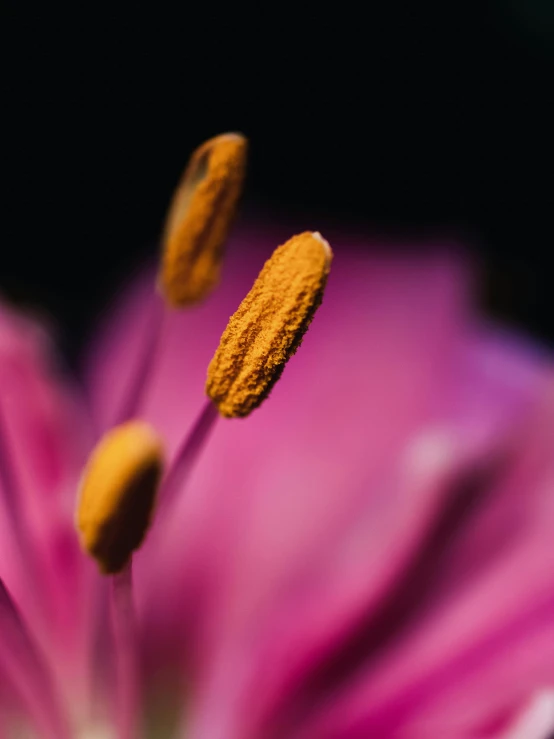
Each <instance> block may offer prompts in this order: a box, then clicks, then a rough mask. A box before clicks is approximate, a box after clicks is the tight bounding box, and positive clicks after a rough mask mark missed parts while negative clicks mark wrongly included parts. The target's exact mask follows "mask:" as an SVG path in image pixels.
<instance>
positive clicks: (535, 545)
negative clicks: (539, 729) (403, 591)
mask: <svg viewBox="0 0 554 739" xmlns="http://www.w3.org/2000/svg"><path fill="white" fill-rule="evenodd" d="M543 390H544V386H543ZM553 436H554V403H553V394H552V386H550V387H547V389H546V390H544V392H543V395H542V397H541V402H540V403H539V407H538V410H537V411H536V414H535V415H534V417H533V418H532V419H531V420H530V421H529V420H528V422H527V423H526V424H522V425H521V426H520V428H519V429H518V430H517V434H516V437H517V438H516V439H512V442H515V443H513V444H511V445H510V451H509V457H508V459H506V460H505V462H504V464H503V465H502V466H501V468H500V470H499V473H498V474H497V476H496V477H495V478H493V479H492V480H491V481H490V482H489V484H488V485H487V486H486V487H485V488H484V489H483V490H482V492H481V494H480V496H479V499H478V500H477V506H475V505H470V501H469V500H468V501H467V503H468V507H467V510H466V511H463V510H462V511H460V516H459V519H458V521H457V522H456V526H455V527H454V528H453V529H452V531H451V534H450V536H449V537H448V539H446V540H445V541H444V545H443V547H442V549H441V550H440V551H438V552H437V558H436V562H435V563H434V564H433V563H430V566H429V567H428V569H427V574H426V577H425V579H424V580H423V581H422V583H423V584H424V586H425V587H424V589H423V590H422V591H421V592H420V594H419V598H420V602H419V603H418V602H417V593H412V594H411V595H412V598H411V602H413V603H415V610H414V611H413V612H412V614H411V616H410V618H409V620H408V621H407V623H406V624H405V626H404V628H403V629H401V630H399V631H398V633H396V635H395V638H394V641H393V642H392V643H391V646H390V650H385V651H383V652H381V651H379V650H377V653H376V655H374V657H373V659H371V658H370V659H368V660H367V661H366V664H365V666H364V667H363V669H362V670H361V672H360V673H358V674H357V675H353V676H352V677H353V679H352V680H351V681H350V683H349V685H348V686H347V687H346V688H344V689H342V693H339V695H338V696H337V695H334V696H328V699H329V700H330V704H331V707H330V708H328V709H327V710H324V711H323V715H322V716H320V718H319V720H317V721H316V722H315V723H314V724H311V725H310V728H309V729H306V730H305V733H302V734H301V736H306V737H312V736H313V737H318V738H319V737H321V739H331V737H333V738H334V737H349V738H352V739H354V737H365V736H367V735H368V734H372V733H374V732H377V733H379V735H383V736H384V737H386V736H389V735H390V736H395V737H396V736H398V737H406V738H407V739H408V738H409V739H420V737H424V736H428V735H437V734H439V735H440V734H445V735H448V736H453V737H456V736H467V735H470V736H473V735H474V736H492V735H493V734H492V733H491V732H492V729H490V730H489V732H487V730H486V728H487V726H488V727H492V726H494V725H500V724H501V723H502V722H503V721H504V722H505V721H506V720H507V718H508V717H509V716H510V714H511V712H512V711H513V707H514V706H516V705H520V704H521V703H522V701H523V700H525V698H526V696H527V695H530V694H532V693H533V692H534V691H536V690H538V689H539V688H540V686H541V685H544V684H549V683H551V682H552V681H553V680H554V581H553V579H552V571H553V567H554V553H553V551H552V546H551V534H550V532H551V530H552V526H553V524H554V496H553V489H554V488H553V486H554V462H553V459H552V454H551V439H552V438H553ZM472 508H473V510H472ZM467 514H469V515H467ZM367 628H368V630H369V631H371V628H372V621H371V618H370V619H369V620H368V624H367ZM331 698H332V700H331ZM479 731H480V732H481V733H479Z"/></svg>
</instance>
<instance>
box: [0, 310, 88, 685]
mask: <svg viewBox="0 0 554 739" xmlns="http://www.w3.org/2000/svg"><path fill="white" fill-rule="evenodd" d="M0 404H1V408H0V412H1V414H2V416H1V418H2V427H1V432H2V448H3V449H4V451H5V454H6V455H7V456H8V458H7V459H5V460H4V462H5V463H6V462H7V463H9V467H10V474H9V475H8V480H9V485H10V487H11V490H7V489H5V488H3V489H2V491H1V493H2V494H0V533H1V534H2V535H1V536H0V576H1V577H2V578H3V579H4V580H5V582H6V584H7V586H8V587H9V588H10V590H11V592H13V595H14V599H15V600H16V602H17V603H18V605H19V606H20V607H21V610H22V612H23V613H24V615H25V617H26V619H27V620H29V622H30V623H31V626H32V628H33V631H34V633H35V634H36V636H37V638H38V639H39V641H40V643H41V646H43V647H44V649H45V650H46V651H47V653H48V656H49V657H50V656H52V657H54V656H55V664H56V669H57V670H60V671H68V672H66V675H67V674H69V675H71V679H72V680H74V681H75V683H78V682H79V680H80V681H81V682H82V681H83V680H84V675H83V665H82V651H83V650H84V648H85V643H84V642H85V640H86V634H87V614H88V610H89V602H88V596H89V577H90V568H89V566H88V563H86V562H85V559H84V557H83V556H82V554H81V552H80V550H79V546H78V543H77V539H76V536H75V531H74V526H73V517H74V506H75V493H76V487H77V482H78V479H79V476H80V473H81V469H82V465H83V462H84V460H85V458H86V454H87V452H88V448H89V444H90V439H91V436H90V426H89V423H88V418H87V412H86V409H85V407H84V405H83V402H82V399H80V398H79V395H78V393H77V392H76V391H75V388H74V387H72V385H71V384H70V383H69V382H67V380H66V378H65V377H64V376H63V374H62V373H61V372H60V370H59V369H58V368H57V367H56V365H55V362H54V351H53V347H52V345H51V342H50V339H49V336H48V334H47V332H46V331H45V329H44V328H43V327H42V326H41V325H40V324H38V323H35V322H34V321H32V320H30V319H28V318H24V317H22V316H21V315H19V314H17V313H15V312H14V311H11V310H10V309H9V308H7V307H6V306H3V305H2V306H0ZM4 471H5V470H4ZM2 478H3V480H2V482H0V484H3V485H4V486H6V482H7V481H6V477H5V475H2ZM7 495H8V496H9V495H12V496H16V497H17V506H18V509H19V511H20V519H21V520H20V523H19V526H17V525H14V521H13V511H10V510H9V509H8V508H6V506H5V505H4V503H5V502H6V500H7V498H6V496H7ZM18 537H19V540H18ZM22 547H23V548H24V549H23V550H22ZM23 555H24V556H23ZM77 673H79V675H78V674H77ZM72 687H74V686H72Z"/></svg>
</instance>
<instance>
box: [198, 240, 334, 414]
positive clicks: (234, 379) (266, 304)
mask: <svg viewBox="0 0 554 739" xmlns="http://www.w3.org/2000/svg"><path fill="white" fill-rule="evenodd" d="M332 256H333V254H332V251H331V247H330V246H329V244H328V243H327V242H326V241H325V239H323V238H322V237H321V235H320V234H319V233H310V232H305V233H302V234H300V235H299V236H294V237H293V238H292V239H290V241H287V243H286V244H283V245H282V246H280V247H278V248H277V249H276V250H275V251H274V252H273V255H272V256H271V258H270V259H269V260H268V261H267V262H266V263H265V265H264V267H263V269H262V271H261V272H260V274H259V275H258V278H257V279H256V281H255V283H254V285H253V287H252V289H251V290H250V292H249V293H248V295H247V296H246V297H245V298H244V300H243V301H242V303H241V304H240V306H239V308H238V310H237V311H236V313H235V314H234V315H233V316H231V318H230V319H229V323H228V324H227V328H226V329H225V331H224V332H223V335H222V337H221V341H220V343H219V347H218V349H217V351H216V353H215V355H214V357H213V359H212V361H211V362H210V366H209V367H208V380H207V384H206V392H207V394H208V396H209V397H210V398H211V399H212V400H213V402H214V403H215V404H216V405H217V407H218V409H219V412H220V413H221V415H223V416H228V417H234V416H247V415H248V414H249V413H250V412H251V411H253V410H254V408H257V407H258V406H259V405H260V404H261V403H262V401H263V400H265V398H267V396H268V395H269V392H270V390H271V388H272V387H273V385H274V384H275V383H276V382H277V380H278V379H279V377H280V376H281V373H282V371H283V368H284V366H285V364H286V363H287V362H288V360H289V359H290V357H291V356H292V355H293V354H294V353H295V351H296V350H297V349H298V347H299V346H300V343H301V341H302V337H303V336H304V334H305V332H306V330H307V329H308V326H309V325H310V322H311V320H312V318H313V316H314V313H315V311H316V309H317V308H318V307H319V305H320V303H321V300H322V298H323V291H324V289H325V284H326V282H327V276H328V274H329V268H330V266H331V259H332Z"/></svg>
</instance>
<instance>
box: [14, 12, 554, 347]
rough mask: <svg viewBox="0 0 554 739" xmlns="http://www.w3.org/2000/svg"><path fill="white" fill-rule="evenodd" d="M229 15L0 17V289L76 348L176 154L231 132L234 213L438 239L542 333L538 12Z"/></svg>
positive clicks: (545, 113) (549, 117)
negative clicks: (241, 210)
mask: <svg viewBox="0 0 554 739" xmlns="http://www.w3.org/2000/svg"><path fill="white" fill-rule="evenodd" d="M244 7H245V6H240V5H236V4H233V3H228V4H226V6H221V7H220V6H218V5H211V6H209V5H205V6H202V7H200V8H198V7H193V6H192V5H191V4H190V3H188V4H187V3H180V4H174V5H164V4H160V3H155V4H154V3H152V4H150V6H147V7H146V8H144V7H142V6H141V5H140V4H135V5H134V6H130V7H129V8H128V9H126V8H125V9H124V8H123V6H119V7H118V6H112V7H110V6H107V7H106V8H104V9H100V8H99V7H96V8H95V7H94V6H90V9H89V10H87V9H86V6H83V5H81V4H77V3H75V4H73V7H68V8H66V9H62V8H61V7H60V6H57V7H50V6H49V4H47V3H44V4H43V5H41V6H39V7H38V8H33V7H32V6H30V5H28V4H25V3H21V2H18V3H7V4H4V5H3V6H2V24H1V34H2V47H3V50H4V51H3V53H4V54H5V60H4V63H3V65H2V92H1V95H2V101H1V102H2V111H3V113H2V117H3V119H4V124H6V123H7V127H5V129H4V132H3V133H2V138H1V141H2V147H1V149H2V177H3V180H4V188H5V192H6V194H5V196H4V198H3V203H2V220H1V252H0V282H1V288H2V290H3V292H4V293H7V294H8V295H9V296H10V298H11V299H13V300H16V301H19V302H25V303H31V304H41V305H42V306H44V307H45V308H46V309H47V311H48V312H49V313H50V314H52V315H53V316H54V319H55V320H56V321H57V322H59V324H60V325H61V327H62V339H63V343H64V344H65V348H66V349H67V350H68V351H69V353H70V355H75V354H76V352H77V351H78V349H79V346H80V342H81V338H82V337H83V336H85V335H86V332H87V330H88V329H89V328H90V325H91V322H92V321H93V319H94V316H95V315H96V314H97V312H98V310H99V307H100V306H101V305H103V304H105V303H106V301H107V299H108V297H109V295H110V294H111V293H112V291H113V290H114V289H115V286H116V284H117V282H118V280H120V279H121V277H122V276H123V275H124V274H125V272H126V271H127V270H128V269H129V268H130V266H131V265H133V264H135V263H136V262H137V259H138V258H139V256H142V255H145V254H146V253H147V252H148V250H152V249H153V248H155V244H156V239H157V235H158V233H159V231H160V228H161V224H162V221H163V216H164V211H165V208H166V206H167V203H168V199H169V197H170V194H171V190H172V188H173V186H174V185H175V183H176V182H177V179H178V177H179V174H180V171H181V169H182V167H183V165H184V163H185V162H186V159H187V157H188V154H189V153H190V151H191V150H192V149H193V148H194V147H195V146H197V145H198V144H199V143H200V142H201V141H203V140H204V139H206V138H208V137H210V136H212V135H214V134H217V133H220V132H223V131H226V130H240V131H242V132H244V133H245V134H246V135H248V137H249V138H250V141H251V159H250V166H249V176H248V184H247V195H246V198H245V203H244V205H245V210H246V213H248V212H257V213H258V214H259V213H271V212H273V214H274V216H275V217H280V214H282V213H293V214H294V213H300V212H304V213H309V214H310V217H311V216H313V217H314V218H317V217H321V218H325V219H334V220H336V221H341V222H343V223H346V222H348V224H349V227H350V228H353V229H356V230H367V231H371V230H374V231H378V232H379V231H385V232H387V231H392V232H394V233H401V234H405V233H407V234H408V235H411V236H414V237H418V238H419V237H421V235H424V234H426V233H437V232H440V233H452V234H454V235H456V236H458V237H460V238H462V239H464V240H465V241H466V242H467V243H469V244H470V245H471V246H472V247H473V248H474V249H475V251H476V252H477V253H478V254H479V255H480V257H481V258H482V260H483V262H484V264H485V274H486V279H485V281H484V283H483V290H482V296H481V297H482V301H483V304H484V306H485V307H487V309H489V310H492V311H493V312H494V313H496V314H497V315H501V316H503V317H509V318H510V319H511V320H512V321H514V322H515V323H516V324H519V325H520V326H523V327H525V328H526V329H528V330H531V331H532V332H533V333H534V334H535V335H537V336H541V337H543V338H546V339H547V340H549V341H550V342H554V297H553V294H554V290H553V288H552V282H553V278H554V273H553V271H552V268H551V267H550V260H549V255H550V252H551V251H552V247H553V233H554V225H553V219H552V199H553V198H552V196H553V192H552V189H553V188H552V171H553V169H552V164H553V161H552V146H551V143H552V136H553V131H554V126H553V124H554V117H553V113H552V108H554V106H553V105H552V89H553V62H554V3H551V2H548V0H544V2H541V0H512V1H511V2H509V1H506V2H491V3H487V2H481V3H475V4H473V3H471V2H463V3H457V2H454V1H451V2H444V1H443V2H440V3H439V2H437V3H431V2H406V3H402V2H386V3H385V2H383V3H371V2H368V3H365V4H363V5H360V7H363V8H364V10H363V13H362V12H361V11H360V10H357V11H354V10H351V9H350V8H349V5H348V4H345V3H335V4H333V7H332V8H330V9H328V10H325V9H324V8H325V7H327V6H324V5H323V4H320V5H319V6H314V8H313V9H312V10H307V9H306V6H304V9H303V10H301V11H300V10H299V7H300V5H298V6H296V7H292V8H288V7H286V6H285V5H283V4H265V5H261V4H260V5H258V6H257V7H255V8H253V9H252V10H249V11H247V10H245V9H244ZM141 8H142V9H141ZM551 106H552V107H551Z"/></svg>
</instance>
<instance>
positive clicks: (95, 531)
mask: <svg viewBox="0 0 554 739" xmlns="http://www.w3.org/2000/svg"><path fill="white" fill-rule="evenodd" d="M162 467H163V452H162V443H161V440H160V438H159V437H158V435H157V434H156V433H155V431H154V430H153V429H152V428H151V427H150V426H149V425H148V424H147V423H145V422H142V421H128V422H127V423H124V424H122V425H121V426H117V427H116V428H114V429H112V430H111V431H109V432H108V433H107V434H105V436H104V437H103V438H102V439H101V440H100V442H99V443H98V445H97V446H96V448H95V449H94V451H93V452H92V454H91V457H90V459H89V461H88V464H87V466H86V469H85V471H84V473H83V478H82V481H81V490H80V498H79V505H78V510H77V527H78V529H79V533H80V539H81V545H82V547H83V549H84V550H85V551H86V552H88V553H89V554H90V555H91V556H92V557H94V559H96V561H97V563H98V566H99V568H100V571H101V572H103V573H104V574H113V573H116V572H120V571H121V570H122V569H123V567H124V566H125V565H126V563H127V562H128V561H129V559H130V557H131V555H132V552H133V551H134V550H135V549H137V548H138V547H139V546H140V545H141V543H142V541H143V539H144V537H145V535H146V532H147V530H148V527H149V524H150V520H151V517H152V512H153V509H154V505H155V501H156V493H157V489H158V483H159V480H160V477H161V473H162Z"/></svg>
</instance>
